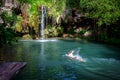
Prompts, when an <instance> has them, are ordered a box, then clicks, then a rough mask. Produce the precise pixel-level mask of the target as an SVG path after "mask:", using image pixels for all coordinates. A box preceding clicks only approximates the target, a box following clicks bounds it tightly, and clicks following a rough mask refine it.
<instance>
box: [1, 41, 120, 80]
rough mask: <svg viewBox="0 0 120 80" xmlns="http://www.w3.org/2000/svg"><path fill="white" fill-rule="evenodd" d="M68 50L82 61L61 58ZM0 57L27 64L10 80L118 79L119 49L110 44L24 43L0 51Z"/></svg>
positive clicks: (81, 42) (77, 42)
mask: <svg viewBox="0 0 120 80" xmlns="http://www.w3.org/2000/svg"><path fill="white" fill-rule="evenodd" d="M78 49H79V51H78V52H77V50H78ZM70 50H76V53H78V54H79V56H81V57H82V58H83V59H85V60H86V62H81V61H78V60H76V59H73V58H69V57H67V56H65V54H67V53H68V52H69V51H70ZM3 54H4V55H3ZM0 56H1V59H4V60H5V61H25V62H27V66H26V67H25V68H23V69H22V70H21V71H20V73H19V74H18V75H17V76H16V77H15V78H14V79H13V80H120V69H119V67H120V50H119V49H118V48H116V47H113V46H110V45H103V44H97V43H90V42H86V41H82V40H81V41H76V40H56V39H51V40H24V41H19V43H18V44H15V45H13V46H11V47H9V48H7V49H3V50H2V49H1V50H0Z"/></svg>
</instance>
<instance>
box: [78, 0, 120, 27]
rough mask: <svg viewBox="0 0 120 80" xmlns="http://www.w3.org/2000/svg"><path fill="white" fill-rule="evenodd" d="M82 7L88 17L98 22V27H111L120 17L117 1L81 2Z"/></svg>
mask: <svg viewBox="0 0 120 80" xmlns="http://www.w3.org/2000/svg"><path fill="white" fill-rule="evenodd" d="M80 7H81V8H82V11H83V12H84V13H85V15H86V16H87V17H89V18H92V19H96V20H97V24H98V26H101V25H103V24H106V25H110V24H111V23H114V22H116V21H117V20H118V19H119V17H120V14H119V13H120V7H119V6H118V4H117V1H115V0H80Z"/></svg>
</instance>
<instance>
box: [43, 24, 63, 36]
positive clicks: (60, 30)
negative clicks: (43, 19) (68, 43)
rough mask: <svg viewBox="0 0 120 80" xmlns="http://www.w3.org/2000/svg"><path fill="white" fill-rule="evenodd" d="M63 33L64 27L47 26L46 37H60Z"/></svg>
mask: <svg viewBox="0 0 120 80" xmlns="http://www.w3.org/2000/svg"><path fill="white" fill-rule="evenodd" d="M62 33H63V28H62V27H60V26H59V27H57V28H56V27H53V26H50V25H49V26H47V27H46V29H45V35H46V37H58V35H59V34H62Z"/></svg>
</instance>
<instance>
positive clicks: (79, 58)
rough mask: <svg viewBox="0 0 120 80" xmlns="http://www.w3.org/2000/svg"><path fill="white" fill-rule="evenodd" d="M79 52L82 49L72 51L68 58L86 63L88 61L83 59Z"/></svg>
mask: <svg viewBox="0 0 120 80" xmlns="http://www.w3.org/2000/svg"><path fill="white" fill-rule="evenodd" d="M79 52H80V48H77V49H75V50H71V51H70V52H68V53H67V54H66V56H68V57H70V58H73V59H76V60H78V61H81V62H86V60H85V59H83V58H82V56H80V55H79Z"/></svg>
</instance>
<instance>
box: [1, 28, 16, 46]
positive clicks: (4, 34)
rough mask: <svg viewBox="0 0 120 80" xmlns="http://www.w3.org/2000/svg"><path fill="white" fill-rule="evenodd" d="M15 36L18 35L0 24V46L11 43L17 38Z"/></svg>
mask: <svg viewBox="0 0 120 80" xmlns="http://www.w3.org/2000/svg"><path fill="white" fill-rule="evenodd" d="M17 36H18V35H17V34H16V33H15V32H14V30H12V29H11V28H5V27H4V26H0V46H4V45H6V44H11V43H12V42H13V41H16V40H17V38H16V37H17Z"/></svg>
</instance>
